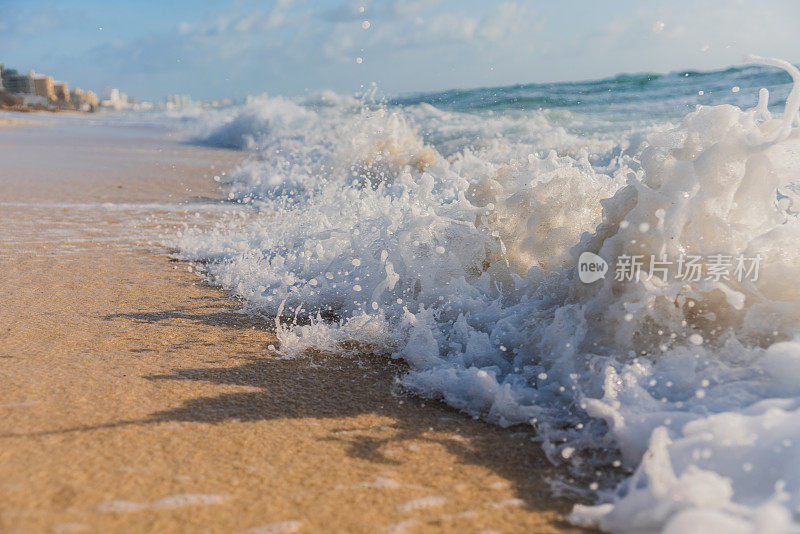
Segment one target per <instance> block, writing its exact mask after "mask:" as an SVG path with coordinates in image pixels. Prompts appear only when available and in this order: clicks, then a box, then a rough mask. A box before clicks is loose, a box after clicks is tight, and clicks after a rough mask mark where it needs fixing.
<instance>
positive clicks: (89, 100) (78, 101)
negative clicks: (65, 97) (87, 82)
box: [70, 87, 98, 111]
mask: <svg viewBox="0 0 800 534" xmlns="http://www.w3.org/2000/svg"><path fill="white" fill-rule="evenodd" d="M70 102H71V103H72V105H73V107H74V108H75V109H77V110H78V111H94V110H95V109H97V106H98V101H97V95H96V94H94V93H93V92H91V91H84V90H83V89H78V88H77V87H76V88H75V89H73V90H72V92H71V93H70Z"/></svg>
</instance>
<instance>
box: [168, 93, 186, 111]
mask: <svg viewBox="0 0 800 534" xmlns="http://www.w3.org/2000/svg"><path fill="white" fill-rule="evenodd" d="M191 105H192V97H191V96H190V95H169V96H168V97H167V109H182V108H188V107H189V106H191Z"/></svg>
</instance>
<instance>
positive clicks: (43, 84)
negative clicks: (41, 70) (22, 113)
mask: <svg viewBox="0 0 800 534" xmlns="http://www.w3.org/2000/svg"><path fill="white" fill-rule="evenodd" d="M30 77H31V78H33V93H34V94H35V95H36V96H41V97H44V98H46V99H48V100H52V101H55V100H58V97H56V89H55V85H54V83H53V77H52V76H30Z"/></svg>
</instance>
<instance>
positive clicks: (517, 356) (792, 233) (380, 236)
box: [177, 60, 800, 532]
mask: <svg viewBox="0 0 800 534" xmlns="http://www.w3.org/2000/svg"><path fill="white" fill-rule="evenodd" d="M762 61H764V62H766V63H768V64H770V65H773V66H778V67H781V68H782V69H784V70H785V71H786V72H788V73H789V74H790V75H791V76H792V78H793V79H794V83H795V85H794V89H791V92H790V88H791V87H792V86H791V84H789V83H787V80H786V78H785V77H778V75H776V74H774V73H771V72H768V71H765V70H764V69H763V68H761V67H748V68H743V69H734V70H732V71H730V70H729V71H724V72H720V73H716V74H714V73H692V75H691V76H689V74H688V73H687V74H686V76H684V75H680V76H679V75H668V76H661V77H652V79H650V78H647V79H643V78H641V77H617V78H614V79H611V80H605V81H601V82H593V83H595V84H601V85H603V84H604V85H603V86H606V85H610V86H614V87H618V88H620V89H619V91H623V92H627V93H625V94H628V95H629V96H630V103H629V104H625V103H624V102H625V101H624V100H622V99H621V98H620V97H619V95H618V94H617V93H613V96H611V97H608V101H606V102H600V101H594V102H593V103H590V105H589V106H588V107H586V108H577V109H576V107H575V106H572V105H570V106H561V107H559V106H555V107H553V106H546V105H542V104H548V102H543V103H541V104H540V103H539V101H536V98H538V97H537V96H536V95H535V94H533V93H535V92H536V91H538V92H543V91H545V90H546V88H547V87H549V86H536V87H534V88H533V89H531V88H530V87H528V89H527V91H528V93H530V94H528V97H527V100H526V99H523V98H517V100H516V103H515V102H514V100H513V99H514V97H513V94H516V93H523V94H524V93H525V91H526V89H525V87H526V86H521V87H520V88H509V89H507V90H506V93H504V95H503V97H502V98H499V99H498V98H495V101H496V102H499V104H497V105H492V106H487V105H483V104H481V103H485V102H486V101H487V99H488V100H491V98H492V96H491V95H492V94H493V93H494V94H495V95H496V93H497V92H498V91H497V90H491V89H490V90H475V91H472V92H451V93H447V94H445V93H440V94H437V95H428V96H424V95H423V96H414V97H408V98H406V99H405V100H396V101H390V102H388V103H384V104H380V105H379V104H368V103H365V102H364V101H359V100H356V99H352V98H347V97H340V96H337V95H333V94H329V93H326V94H322V95H314V96H311V97H307V98H305V99H299V100H288V99H282V98H269V97H262V98H258V99H253V100H252V101H250V102H248V103H246V104H244V105H241V106H237V107H234V108H231V109H227V110H222V111H215V112H206V113H203V114H200V115H199V116H198V117H197V118H196V120H195V121H194V122H192V124H193V126H192V127H191V130H190V135H191V136H193V137H194V138H195V139H198V140H202V141H203V142H206V143H211V144H216V145H222V146H232V147H237V148H245V149H247V150H249V151H250V152H251V156H250V158H249V159H248V160H247V161H246V162H245V163H244V164H242V165H241V166H240V167H239V168H238V169H236V170H235V171H234V172H233V173H232V174H231V175H229V176H227V177H226V180H227V181H228V182H229V184H230V199H231V201H232V202H235V203H237V204H245V205H247V206H249V209H248V210H245V211H243V210H241V209H237V210H231V212H230V214H228V215H227V216H226V217H221V218H220V219H219V220H218V221H217V222H216V224H215V225H214V227H213V228H210V229H209V228H207V227H203V228H197V229H194V230H189V231H186V232H184V233H183V235H182V237H181V238H180V239H179V240H178V243H177V245H178V246H179V248H180V250H181V251H182V253H181V254H182V256H183V257H184V258H186V259H191V260H200V261H203V262H205V269H206V272H207V275H208V277H209V278H210V279H211V280H212V281H213V282H215V283H217V284H220V285H222V286H223V287H225V288H227V289H229V290H231V291H232V292H234V293H235V294H236V295H238V296H240V297H242V298H243V299H245V301H246V302H247V306H248V308H250V309H252V310H254V311H257V312H259V313H262V314H268V315H270V316H274V317H275V318H276V319H275V321H276V328H277V332H278V337H279V339H280V342H281V346H280V350H281V351H282V352H283V353H284V354H285V355H287V356H294V355H300V354H302V353H304V351H306V350H309V349H314V350H318V351H324V352H329V353H335V354H339V353H347V352H352V351H359V352H365V351H366V352H369V353H374V354H377V355H386V356H388V357H391V358H401V359H403V360H405V361H406V362H407V363H408V365H409V368H410V369H409V371H408V373H407V374H406V375H405V376H403V377H402V378H401V380H402V383H403V384H404V385H405V387H407V388H408V389H410V390H411V391H414V392H416V393H418V394H420V395H424V396H428V397H435V398H441V399H443V400H444V401H445V402H447V403H448V404H450V405H452V406H454V407H456V408H459V409H461V410H464V411H465V412H467V413H470V414H474V415H479V416H481V417H483V418H485V419H487V420H489V421H492V422H495V423H497V424H500V425H513V424H531V425H534V426H535V427H536V429H537V431H538V435H539V436H540V438H541V440H542V443H543V447H544V450H545V451H546V453H547V454H548V456H549V457H550V458H551V459H552V460H553V461H555V462H562V463H566V464H567V465H568V466H569V467H570V469H571V471H572V473H573V476H574V477H575V478H574V480H573V481H572V482H570V483H569V484H567V485H571V486H572V489H575V490H578V491H586V492H590V493H591V495H592V496H593V497H594V498H595V499H596V501H597V504H596V505H592V506H576V507H575V509H574V511H573V513H572V515H571V520H572V521H574V522H576V523H578V524H582V525H593V526H598V527H600V528H602V529H604V530H608V531H613V532H629V531H649V530H665V531H669V532H678V531H687V532H708V531H712V530H713V531H717V530H720V529H723V528H724V529H727V531H731V532H740V531H741V532H752V531H764V532H767V531H769V532H782V531H787V532H788V531H792V532H796V531H797V530H798V518H799V517H800V516H799V515H798V510H799V508H798V507H800V286H798V285H797V283H796V281H797V280H798V279H800V221H798V211H800V198H798V196H797V176H798V172H800V133H799V131H798V129H797V126H796V118H797V110H798V106H800V73H798V71H797V69H795V68H794V67H793V66H792V65H790V64H788V63H785V62H780V61H776V60H762ZM755 74H759V75H763V76H765V77H767V80H768V81H769V82H770V83H772V84H773V85H777V93H778V94H779V95H780V96H781V97H784V96H786V97H787V102H786V105H785V110H784V112H783V114H782V115H781V114H780V113H778V114H777V115H776V114H775V112H776V103H775V102H773V106H772V107H770V106H769V94H768V93H767V91H766V90H765V89H764V90H762V91H761V92H760V95H759V99H758V103H757V104H756V105H755V106H754V107H750V108H748V109H744V110H743V109H742V107H740V105H734V104H736V103H737V102H733V103H731V102H729V103H722V104H719V105H701V106H699V107H697V108H696V109H694V110H692V111H689V112H688V114H686V115H685V116H683V117H681V115H682V114H683V112H684V110H683V108H682V106H684V105H688V103H692V105H694V104H698V103H700V104H703V103H709V104H713V103H718V102H717V101H714V100H713V99H712V100H702V101H700V102H697V101H691V99H689V96H687V95H690V94H691V95H694V96H693V98H695V100H697V99H698V98H699V97H698V90H697V87H701V88H702V87H705V88H706V90H705V91H703V98H704V99H706V95H713V94H714V91H717V94H718V98H719V100H722V101H725V100H726V99H730V98H733V97H732V96H731V91H730V85H726V84H729V83H731V81H732V80H733V82H734V83H740V84H741V85H742V87H743V88H747V87H752V86H754V84H756V83H757V79H758V76H755ZM780 76H785V74H784V75H780ZM687 78H689V79H692V80H694V83H695V84H699V85H695V86H694V87H693V88H692V90H691V91H689V90H688V89H683V87H684V86H683V85H680V84H685V83H688V82H686V81H685V79H687ZM736 80H746V81H747V84H746V83H744V82H736ZM670 83H671V84H672V87H673V90H674V91H673V93H669V91H668V89H669V87H670V85H669V84H670ZM587 85H590V82H586V83H584V84H583V86H587ZM723 86H725V87H726V88H727V89H726V91H725V92H724V94H723V93H722V90H721V89H719V88H720V87H723ZM709 88H713V89H714V90H711V89H709ZM481 91H483V93H481ZM570 91H572V93H571V97H572V98H573V100H576V101H577V100H579V99H580V98H582V97H581V96H580V95H585V94H586V91H585V90H584V92H580V91H578V90H576V89H575V84H561V85H559V86H558V87H556V88H555V89H553V88H552V87H551V94H552V95H556V96H558V95H560V94H565V93H570ZM515 92H516V93H515ZM595 93H596V94H598V95H602V94H603V91H596V92H595ZM606 93H608V91H606ZM745 93H746V91H745V89H742V91H739V92H737V93H734V97H735V98H737V99H745V98H752V99H753V100H754V99H755V98H754V95H753V94H751V95H749V96H748V95H746V94H745ZM465 94H466V96H465ZM509 94H512V96H511V97H509ZM593 94H594V93H593ZM676 94H677V95H678V96H676ZM664 95H668V96H667V97H665V96H664ZM681 95H683V96H681ZM523 96H524V95H523ZM678 97H680V98H678ZM553 98H555V96H553ZM597 98H600V97H597ZM664 98H667V99H671V100H670V102H672V103H673V104H675V102H678V101H680V102H681V105H672V106H671V108H670V107H669V106H666V107H665V105H664ZM681 98H682V99H683V100H681ZM708 98H710V97H708ZM520 102H521V103H522V104H520ZM530 102H535V104H534V107H531V106H530V105H529V104H530ZM738 103H740V104H741V102H738ZM539 105H542V109H539ZM621 106H623V108H621ZM624 106H628V107H627V108H624ZM498 107H500V108H502V110H501V111H502V112H498V110H497V108H498ZM545 108H546V109H545ZM648 109H649V110H651V111H652V113H650V112H648ZM667 109H672V110H673V112H672V113H671V114H670V113H669V112H667V111H665V110H667ZM675 110H677V111H675ZM653 117H655V118H653ZM585 252H591V253H593V254H595V255H597V256H598V257H599V258H601V259H602V260H603V261H605V262H607V263H608V264H609V271H608V272H607V273H606V276H605V277H603V278H600V279H598V280H597V281H594V282H592V283H583V282H581V281H580V279H579V272H578V260H579V257H580V255H581V254H582V253H585ZM689 256H696V257H702V258H704V263H703V264H702V265H703V266H702V271H701V275H700V276H699V277H697V278H696V279H693V278H687V277H686V276H681V274H682V273H681V272H680V270H681V268H682V267H684V266H683V265H682V264H681V261H682V259H683V258H685V257H689ZM637 257H638V258H641V259H642V262H641V270H640V271H637V274H636V276H630V277H628V278H626V277H625V276H624V273H623V276H621V277H620V276H617V275H618V274H620V271H619V270H618V268H619V265H620V261H621V260H623V259H626V258H627V259H628V261H630V259H631V258H637ZM652 258H655V259H656V260H658V262H660V263H657V262H656V263H654V262H653V260H652ZM712 258H714V259H715V261H717V260H718V261H717V265H718V266H719V261H722V259H723V258H724V259H725V261H727V262H728V263H727V264H726V265H728V267H730V270H729V271H728V272H726V273H723V275H720V276H714V271H713V269H712V266H711V265H710V264H711V262H712V260H711V259H712ZM737 258H744V259H747V260H748V261H750V262H751V264H750V269H749V270H748V271H747V272H745V273H744V274H746V275H747V276H744V277H743V276H741V275H742V274H743V273H742V272H741V271H739V272H738V276H737V272H736V270H735V269H736V267H737V265H736V259H737ZM756 259H757V260H756ZM754 261H757V269H753V267H754V266H753V264H752V262H754ZM717 272H718V271H717ZM683 274H684V275H685V273H683ZM586 488H589V489H586ZM584 495H586V494H584Z"/></svg>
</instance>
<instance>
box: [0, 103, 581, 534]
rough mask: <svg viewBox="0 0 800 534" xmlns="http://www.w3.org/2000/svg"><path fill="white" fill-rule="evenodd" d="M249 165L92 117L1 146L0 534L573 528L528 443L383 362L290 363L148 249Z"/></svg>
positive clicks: (232, 309) (13, 132) (230, 307)
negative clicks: (405, 382) (220, 178)
mask: <svg viewBox="0 0 800 534" xmlns="http://www.w3.org/2000/svg"><path fill="white" fill-rule="evenodd" d="M240 157H241V155H240V154H239V153H237V152H232V151H224V150H212V149H206V148H198V147H191V146H185V145H181V144H180V143H178V142H176V141H175V140H173V139H171V138H170V137H169V136H167V134H166V133H165V132H163V131H160V130H158V129H154V128H150V127H146V126H139V127H124V128H123V127H121V126H119V125H117V126H108V125H102V124H100V123H98V121H95V120H88V119H87V120H79V119H76V118H71V119H59V120H56V121H55V122H54V123H50V124H37V125H36V126H16V127H12V128H5V129H2V130H0V161H2V162H3V164H2V165H0V228H2V232H0V268H1V269H2V273H3V274H2V276H0V291H1V292H2V295H3V297H2V299H0V531H2V532H252V533H261V532H264V533H275V532H376V531H377V532H380V531H386V532H429V531H433V532H436V531H458V532H481V531H487V530H491V531H497V532H550V531H564V530H571V529H570V527H569V526H568V525H566V524H565V523H564V521H563V517H564V514H565V513H566V512H567V511H568V510H569V508H570V506H571V505H570V503H569V502H567V501H565V500H559V499H554V498H552V497H551V496H550V492H549V489H548V485H547V483H546V478H547V477H550V476H554V474H555V473H554V471H553V468H552V467H551V466H550V465H549V463H548V462H547V460H546V459H545V458H544V456H543V453H542V452H541V450H540V446H539V445H538V444H537V443H535V442H533V441H532V438H533V437H534V436H533V433H532V432H531V431H530V430H528V429H521V428H516V429H513V428H512V429H506V430H503V429H500V428H497V427H494V426H491V425H488V424H484V423H482V422H480V421H474V420H472V419H470V418H468V417H466V416H464V415H463V414H460V413H458V412H455V411H453V410H451V409H449V408H447V407H445V406H443V405H441V404H439V403H436V402H430V401H428V402H426V401H424V400H421V399H415V398H411V397H406V396H403V395H402V394H401V393H400V392H397V391H395V388H394V387H393V383H394V378H395V376H396V375H397V373H398V372H400V369H398V368H397V367H395V366H393V365H392V364H390V363H388V362H386V361H385V360H384V359H380V358H375V357H369V356H368V355H365V356H363V357H361V358H327V359H325V358H323V357H319V356H317V357H309V358H302V359H294V360H287V359H281V358H279V357H276V355H275V354H274V353H273V352H271V351H270V349H269V346H270V345H271V344H274V343H275V338H274V335H273V334H272V333H271V332H270V329H269V326H270V324H269V323H268V322H267V321H264V320H263V319H258V318H255V317H251V316H247V315H243V314H242V313H239V312H237V309H238V303H237V302H236V301H235V300H233V299H231V298H230V297H228V296H227V295H226V294H225V293H224V292H223V291H222V290H220V289H218V288H214V287H210V286H208V285H206V284H204V283H203V282H202V281H201V279H200V278H198V276H197V275H196V273H194V272H190V271H189V267H190V266H189V265H187V264H185V263H180V262H175V261H171V260H170V258H169V256H168V254H167V253H166V251H165V250H164V249H163V248H161V247H160V246H158V245H156V244H153V243H154V242H155V240H156V239H155V234H156V233H157V232H158V229H157V228H156V225H155V224H154V223H153V222H152V216H153V215H155V219H156V220H158V221H165V220H166V221H174V222H179V221H181V220H183V219H184V218H186V217H187V216H188V213H192V212H193V211H194V210H198V211H203V210H209V209H212V208H213V206H214V205H215V203H216V202H217V201H216V199H218V198H220V197H221V195H222V193H223V192H222V191H221V190H220V189H219V186H218V185H217V184H216V183H215V182H214V181H213V180H211V176H213V175H214V174H217V173H219V172H220V171H221V170H222V169H225V168H230V167H232V166H234V165H235V164H236V162H237V161H238V160H239V158H240ZM185 201H189V202H191V203H192V204H191V205H189V206H186V207H181V206H179V205H178V202H185ZM187 212H188V213H187Z"/></svg>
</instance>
